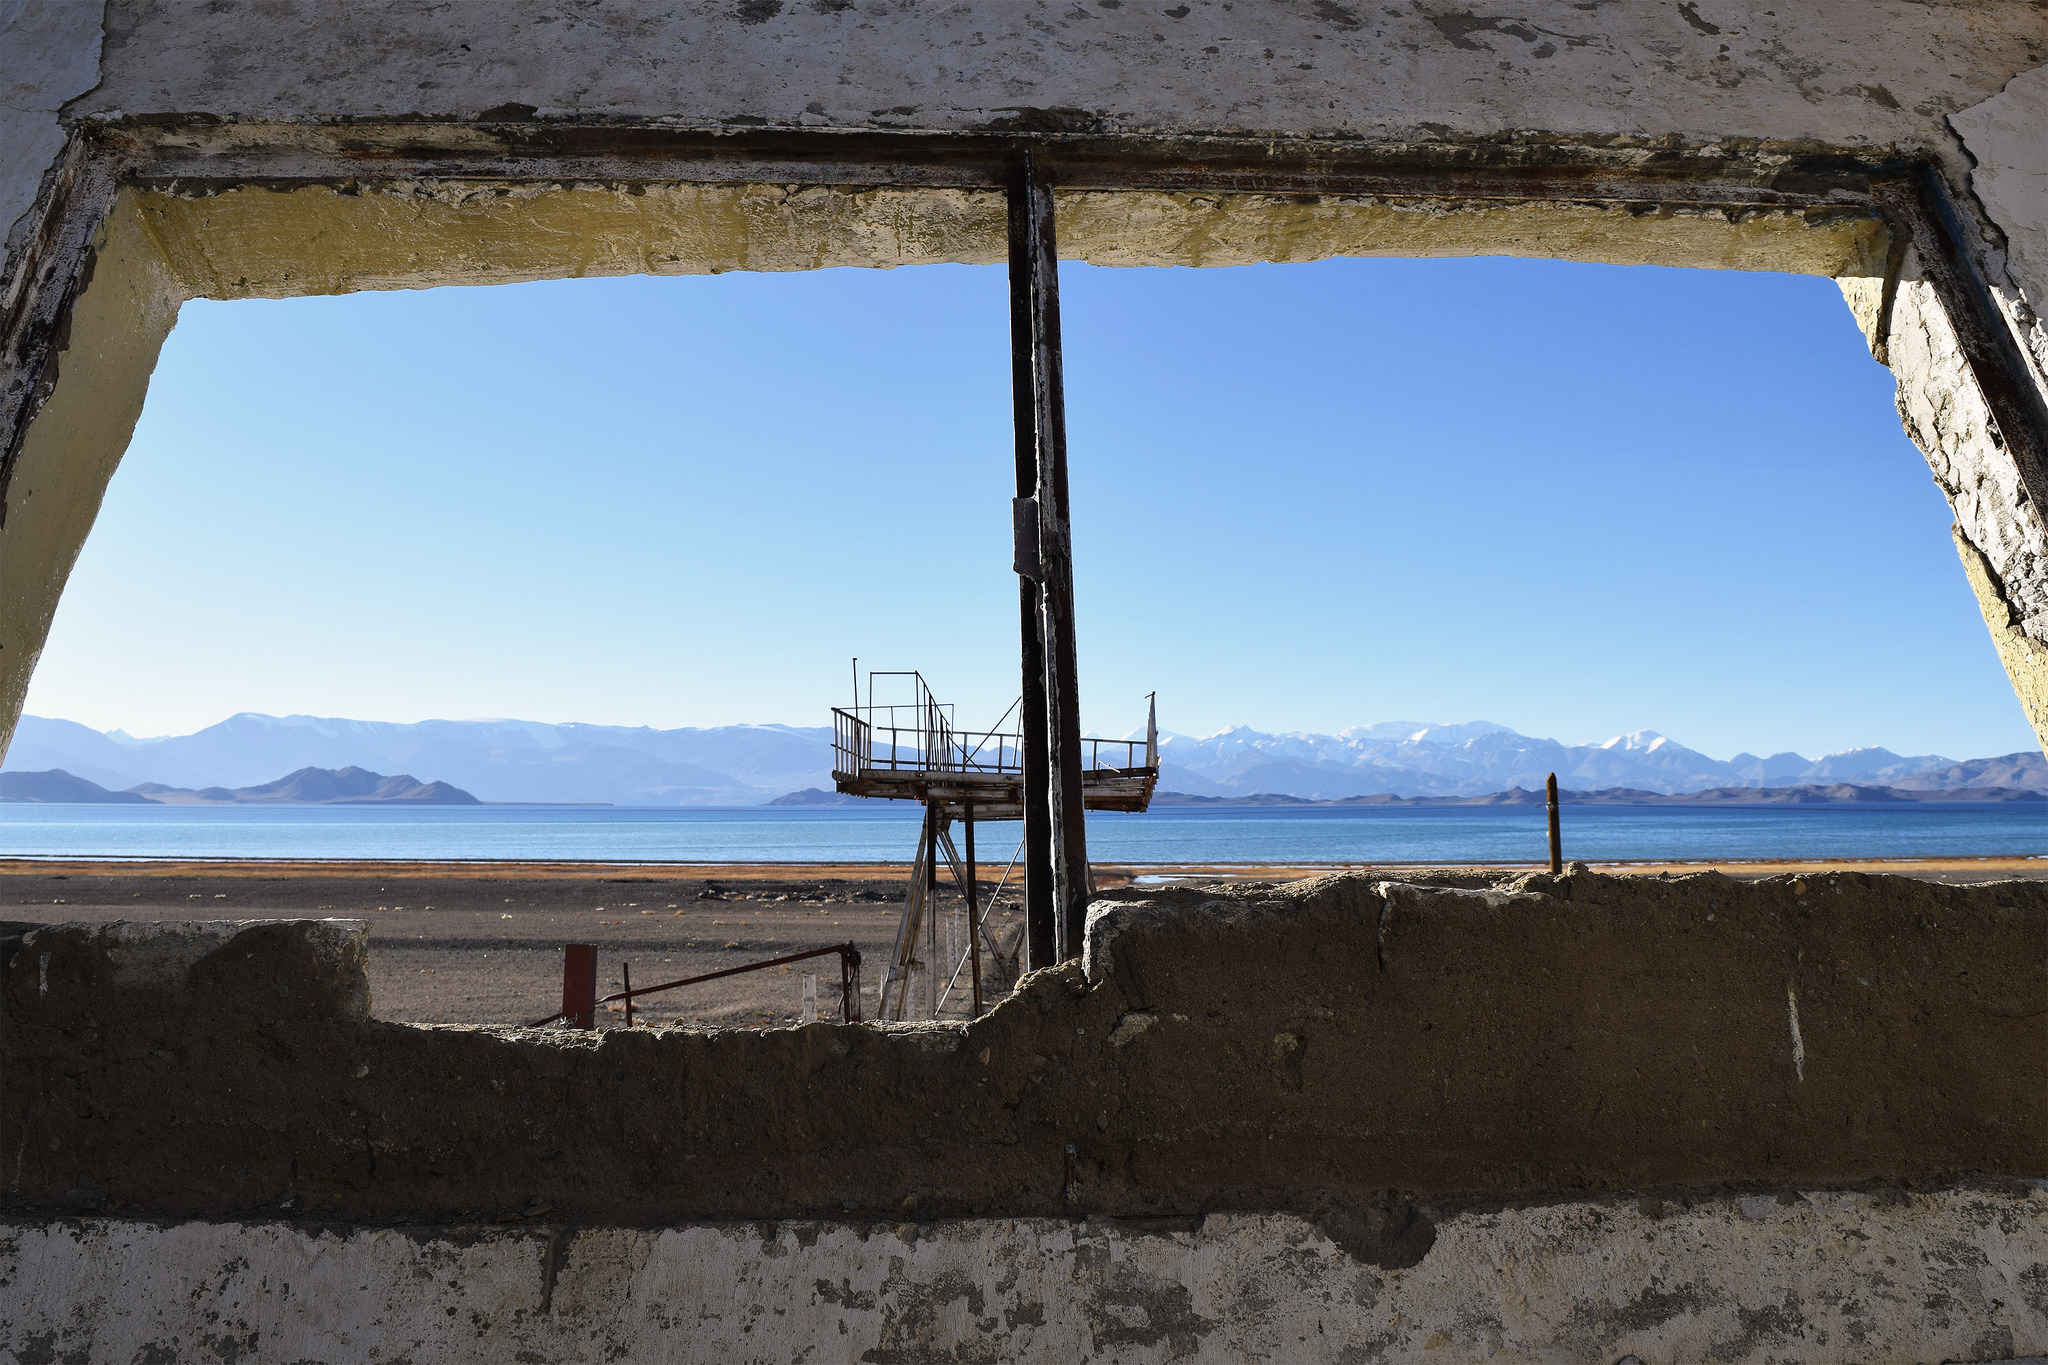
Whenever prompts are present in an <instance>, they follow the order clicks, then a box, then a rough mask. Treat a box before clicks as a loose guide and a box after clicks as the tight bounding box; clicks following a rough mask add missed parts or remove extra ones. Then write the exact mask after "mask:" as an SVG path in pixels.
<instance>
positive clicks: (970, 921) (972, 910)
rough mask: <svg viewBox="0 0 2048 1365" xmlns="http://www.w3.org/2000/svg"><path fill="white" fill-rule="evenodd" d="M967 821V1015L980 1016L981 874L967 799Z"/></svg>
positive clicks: (972, 805)
mask: <svg viewBox="0 0 2048 1365" xmlns="http://www.w3.org/2000/svg"><path fill="white" fill-rule="evenodd" d="M965 817H966V822H967V955H968V957H969V958H971V959H972V960H973V962H974V1012H973V1013H971V1014H969V1015H968V1016H967V1017H968V1018H970V1019H979V1018H981V896H980V894H979V888H978V886H977V885H976V883H977V882H979V881H980V879H981V874H980V872H979V871H977V870H976V868H975V865H974V803H973V802H972V801H969V802H968V803H967V808H966V812H965Z"/></svg>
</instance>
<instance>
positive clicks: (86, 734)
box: [5, 712, 2048, 806]
mask: <svg viewBox="0 0 2048 1365" xmlns="http://www.w3.org/2000/svg"><path fill="white" fill-rule="evenodd" d="M1129 738H1143V734H1142V732H1140V733H1139V734H1136V735H1132V736H1129ZM1159 758H1160V767H1161V772H1160V781H1159V787H1160V790H1162V791H1177V792H1185V793H1187V794H1188V795H1190V796H1252V795H1256V794H1259V793H1262V792H1270V793H1275V794H1278V795H1286V796H1300V797H1307V798H1310V799H1323V800H1328V799H1335V798H1341V797H1346V796H1371V795H1375V794H1378V793H1381V792H1387V793H1392V794H1393V795H1396V796H1479V795H1483V794H1485V793H1487V792H1497V791H1504V790H1506V789H1507V788H1509V787H1522V788H1525V789H1529V790H1534V789H1536V788H1538V787H1540V786H1542V785H1543V779H1544V776H1545V775H1546V774H1548V773H1552V772H1555V773H1556V774H1557V778H1558V781H1559V782H1560V783H1562V784H1563V785H1564V786H1566V787H1568V788H1572V789H1575V790H1580V791H1588V790H1599V789H1601V788H1604V787H1637V788H1641V789H1643V790H1646V791H1655V792H1665V793H1678V792H1691V791H1700V790H1702V789H1704V788H1708V787H1766V786H1771V787H1782V786H1797V785H1801V784H1804V783H1822V784H1825V783H1836V782H1855V783H1866V784H1872V785H1889V786H1898V787H1909V788H1917V789H1920V790H1925V791H1943V790H1950V789H1953V788H1956V787H1964V786H2008V787H2024V788H2028V789H2030V790H2037V791H2038V790H2048V762H2044V760H2043V758H2042V756H2041V754H2039V753H2038V752H2027V753H2019V754H2008V755H2005V756H2003V757H2001V758H1985V759H1973V760H1970V761H1968V762H1963V763H1958V762H1956V761H1955V760H1953V759H1948V758H1943V757H1941V756H1939V755H1936V754H1925V755H1921V756H1919V757H1913V758H1907V757H1901V756H1900V755H1898V754H1895V753H1892V752H1891V751H1890V750H1888V749H1850V750H1846V751H1845V752H1842V753H1839V754H1830V755H1828V756H1827V757H1825V758H1820V759H1808V758H1804V757H1802V756H1800V755H1798V754H1792V753H1782V754H1773V755H1771V756H1770V757H1768V758H1759V757H1757V756H1756V755H1754V754H1737V755H1736V756H1735V757H1733V758H1731V759H1728V760H1726V761H1725V762H1724V761H1722V760H1720V759H1714V758H1709V757H1707V756H1706V755H1705V754H1702V753H1698V752H1695V751H1694V750H1691V749H1688V748H1686V747H1685V746H1684V745H1683V744H1680V743H1678V742H1677V741H1675V740H1672V739H1670V738H1667V737H1666V736H1664V735H1660V734H1658V733H1657V732H1655V731H1654V730H1638V731H1636V732H1635V733H1633V734H1627V735H1617V736H1616V737H1615V738H1613V739H1611V740H1608V741H1607V742H1606V743H1605V744H1560V743H1558V742H1557V741H1556V740H1554V739H1535V738H1531V737H1530V736H1528V735H1521V734H1517V733H1515V732H1514V731H1513V730H1510V729H1508V728H1507V727H1506V726H1505V725H1495V724H1492V723H1490V722H1487V721H1471V722H1467V723H1464V724H1460V725H1437V724H1433V723H1429V722H1424V721H1385V722H1382V723H1380V724H1377V725H1355V726H1352V727H1351V728H1349V729H1346V730H1344V731H1342V732H1340V733H1338V734H1334V735H1319V734H1305V733H1292V734H1266V733H1264V732H1262V731H1259V730H1254V729H1251V728H1250V727H1248V726H1243V725H1234V726H1231V727H1230V728H1229V729H1226V730H1219V731H1217V732H1216V733H1215V734H1213V735H1208V736H1203V737H1195V736H1190V735H1178V734H1169V733H1162V734H1161V735H1160V737H1159ZM351 765H353V766H355V767H361V768H370V769H373V770H375V771H377V772H402V773H411V774H413V775H414V776H416V777H418V778H419V779H420V780H422V781H428V782H431V781H440V782H447V783H450V784H452V785H454V786H457V787H461V788H462V789H464V790H465V791H469V792H472V793H474V794H475V795H476V796H477V797H478V798H479V799H481V800H484V801H596V802H611V803H613V804H616V805H634V806H750V805H760V804H762V803H764V802H767V801H771V800H773V799H775V798H776V797H778V796H781V795H783V794H785V793H788V792H794V791H800V790H802V789H804V788H807V787H817V788H826V789H829V788H830V787H831V785H832V777H831V769H832V732H831V731H830V730H827V729H824V728H822V727H818V728H806V727H799V726H789V725H723V726H715V727H709V728H704V729H696V728H686V729H676V730H655V729H651V728H647V727H639V728H635V727H630V726H620V725H580V724H561V725H556V724H545V723H541V722H537V721H522V720H430V721H421V722H418V723H417V724H405V725H400V724H392V723H388V722H383V721H361V720H342V719H333V718H326V717H319V716H281V717H280V716H265V715H257V714H254V713H248V712H245V713H243V714H241V715H238V716H233V717H230V718H229V719H227V720H225V721H222V722H221V723H220V724H218V725H210V726H208V727H207V728H205V729H204V730H200V731H197V732H196V733H194V734H189V735H172V736H166V737H162V738H155V739H136V738H134V737H133V736H130V735H127V734H124V733H122V732H121V731H118V730H113V731H99V730H93V729H90V728H88V727H86V726H83V725H78V724H75V723H73V722H71V721H65V720H50V719H46V718H43V717H38V716H24V717H22V720H21V725H20V728H19V729H17V730H16V732H15V736H14V744H13V747H12V748H10V749H9V750H8V753H7V761H6V764H5V770H6V771H9V772H42V771H46V770H48V769H51V768H62V769H64V770H65V771H66V772H69V773H73V774H76V775H77V776H79V777H83V778H86V779H88V780H90V781H93V782H96V783H98V784H99V785H100V786H102V787H106V788H108V789H109V790H115V791H119V790H125V789H127V788H130V787H133V786H136V785H138V784H140V783H143V782H161V783H165V784H168V785H170V786H174V787H194V788H199V787H230V788H233V787H247V786H254V785H257V784H259V783H263V782H268V781H271V780H273V779H275V778H277V777H278V776H279V775H281V774H284V773H289V772H294V771H296V770H298V769H300V768H306V767H318V768H344V767H349V766H351Z"/></svg>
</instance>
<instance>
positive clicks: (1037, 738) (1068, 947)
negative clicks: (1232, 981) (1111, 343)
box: [1009, 150, 1088, 969]
mask: <svg viewBox="0 0 2048 1365" xmlns="http://www.w3.org/2000/svg"><path fill="white" fill-rule="evenodd" d="M1009 209H1010V224H1009V226H1010V378H1011V394H1012V403H1013V407H1014V410H1015V414H1016V428H1017V497H1018V500H1019V506H1020V508H1021V507H1026V506H1028V507H1029V509H1030V515H1029V516H1028V517H1027V516H1025V515H1020V516H1019V517H1018V519H1017V520H1018V524H1019V532H1020V535H1022V534H1024V533H1025V532H1026V531H1027V530H1028V527H1027V525H1026V523H1027V521H1028V522H1033V523H1035V524H1036V530H1037V544H1036V546H1035V547H1026V546H1023V545H1020V546H1019V547H1018V550H1019V553H1018V556H1017V560H1018V565H1019V568H1020V569H1025V568H1030V569H1035V570H1036V577H1035V579H1034V578H1033V577H1032V576H1031V575H1030V574H1029V573H1025V574H1024V575H1023V576H1022V578H1021V587H1020V591H1019V597H1020V602H1021V605H1022V617H1023V622H1022V632H1021V633H1022V637H1023V639H1022V644H1023V650H1022V654H1023V705H1022V707H1021V708H1020V713H1021V716H1022V720H1023V727H1022V728H1023V731H1024V754H1023V758H1024V843H1025V854H1026V857H1025V863H1024V904H1025V927H1026V934H1025V939H1026V942H1027V943H1028V944H1029V957H1028V959H1027V961H1028V965H1029V966H1030V967H1032V968H1034V969H1035V968H1038V967H1044V966H1050V965H1051V964H1052V963H1055V962H1064V961H1067V960H1068V959H1070V958H1073V957H1077V956H1079V955H1080V952H1081V930H1082V926H1083V923H1084V921H1085V918H1086V915H1087V908H1088V906H1087V902H1088V890H1087V873H1086V869H1087V866H1088V831H1087V812H1086V809H1085V808H1084V806H1083V804H1082V799H1081V743H1080V739H1081V700H1080V694H1079V688H1078V673H1079V669H1078V665H1077V660H1076V655H1075V647H1074V564H1073V544H1072V539H1071V536H1070V534H1069V530H1068V516H1067V412H1066V396H1065V391H1064V387H1063V382H1062V379H1061V373H1060V297H1059V245H1058V241H1057V238H1056V236H1055V233H1054V226H1053V202H1052V177H1051V174H1050V173H1049V171H1048V170H1047V168H1046V166H1045V163H1044V162H1043V160H1042V159H1040V158H1039V157H1038V155H1037V154H1036V153H1034V152H1032V151H1029V150H1027V151H1026V152H1025V153H1024V157H1023V161H1022V164H1021V165H1020V166H1019V167H1018V168H1017V170H1016V172H1015V173H1014V174H1013V176H1012V178H1011V181H1010V194H1009ZM1027 548H1029V549H1032V550H1035V553H1030V554H1027V553H1026V551H1027ZM1034 656H1035V657H1034Z"/></svg>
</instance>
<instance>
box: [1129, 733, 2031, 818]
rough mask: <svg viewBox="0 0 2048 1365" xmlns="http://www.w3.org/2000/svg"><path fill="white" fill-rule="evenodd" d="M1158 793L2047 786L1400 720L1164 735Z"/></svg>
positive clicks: (1990, 772) (1652, 740)
mask: <svg viewBox="0 0 2048 1365" xmlns="http://www.w3.org/2000/svg"><path fill="white" fill-rule="evenodd" d="M1159 767H1160V771H1159V786H1160V789H1161V790H1162V791H1176V792H1183V793H1185V794H1187V795H1190V796H1250V795H1253V794H1254V793H1259V792H1272V793H1276V794H1283V795H1288V796H1300V797H1307V798H1309V799H1312V800H1342V799H1343V798H1345V797H1351V796H1372V795H1380V794H1388V795H1394V796H1404V797H1405V796H1481V795H1484V794H1487V793H1489V792H1504V791H1508V790H1510V789H1512V788H1515V787H1521V788H1524V789H1525V790H1530V791H1535V790H1540V789H1541V788H1542V786H1543V781H1544V778H1545V777H1546V776H1547V775H1549V774H1550V773H1553V772H1554V773H1556V774H1557V780H1558V783H1559V785H1560V786H1565V787H1571V788H1574V789H1578V790H1582V791H1590V790H1599V789H1605V788H1615V787H1627V788H1635V789H1638V790H1642V791H1649V792H1658V793H1662V794H1664V795H1673V794H1677V793H1681V792H1696V791H1705V790H1707V789H1709V788H1714V787H1759V788H1762V787H1802V786H1829V785H1833V784H1835V783H1844V782H1847V783H1856V784H1861V785H1864V786H1888V787H1897V788H1899V789H1901V790H1906V791H1951V790H1955V789H1957V788H1962V787H2015V788H2023V789H2027V790H2036V791H2038V790H2048V760H2044V759H2043V757H2042V755H2041V754H2040V753H2039V752H2038V751H2035V750H2028V751H2025V752H2022V753H2017V754H2006V755H2004V756H2002V757H1999V758H1980V759H1972V760H1970V761H1968V762H1962V763H1959V762H1957V761H1956V760H1955V759H1952V758H1944V757H1942V756H1941V755H1939V754H1921V755H1918V756H1914V757H1906V756H1902V755H1899V754H1895V753H1893V752H1892V751H1891V750H1889V749H1877V748H1871V749H1849V750H1846V751H1844V752H1842V753H1838V754H1829V755H1827V756H1826V757H1824V758H1819V759H1810V758H1806V757H1804V756H1802V755H1800V754H1795V753H1779V754H1772V755H1771V756H1770V757H1768V758H1759V757H1757V756H1756V755H1755V754H1748V753H1743V754H1737V755H1735V757H1733V758H1731V759H1727V760H1725V761H1724V760H1721V759H1715V758H1709V757H1707V756H1706V755H1705V754H1702V753H1698V752H1696V751H1694V750H1692V749H1688V748H1686V747H1685V746H1684V745H1682V744H1679V743H1678V742H1676V741H1675V740H1671V739H1667V738H1665V737H1664V736H1663V735H1660V734H1658V733H1657V732H1656V731H1654V730H1639V731H1637V732H1636V733H1634V734H1629V735H1619V736H1617V737H1615V738H1614V739H1610V740H1608V741H1607V742H1606V743H1605V744H1560V743H1558V742H1557V741H1556V740H1554V739H1532V738H1530V737H1529V736H1527V735H1520V734H1516V733H1515V732H1514V731H1513V730H1510V729H1508V728H1507V727H1506V726H1504V725H1493V724H1489V723H1487V722H1484V721H1480V722H1474V723H1471V724H1465V725H1424V724H1419V723H1411V722H1407V721H1393V722H1389V723H1386V724H1382V725H1365V726H1356V727H1354V728H1352V729H1349V730H1345V731H1343V732H1341V733H1339V734H1335V735H1313V734H1288V735H1269V734H1263V733H1261V732H1259V731H1257V730H1252V729H1248V728H1246V727H1244V726H1233V727H1232V728H1230V729H1228V730H1223V731H1221V732H1219V733H1217V734H1214V735H1210V736H1209V737H1207V738H1206V739H1193V738H1189V737H1187V736H1185V735H1173V736H1170V737H1169V736H1163V735H1162V736H1161V737H1160V743H1159Z"/></svg>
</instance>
